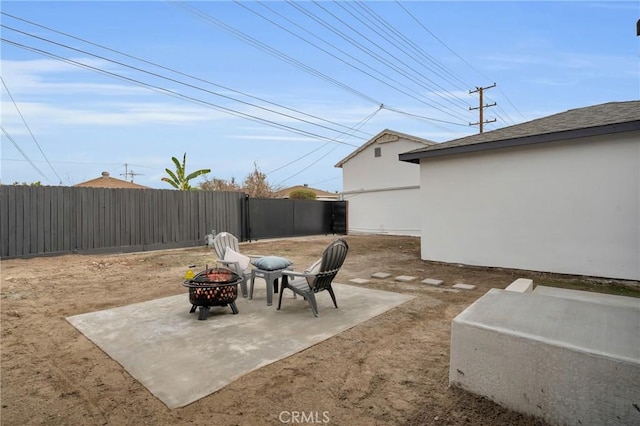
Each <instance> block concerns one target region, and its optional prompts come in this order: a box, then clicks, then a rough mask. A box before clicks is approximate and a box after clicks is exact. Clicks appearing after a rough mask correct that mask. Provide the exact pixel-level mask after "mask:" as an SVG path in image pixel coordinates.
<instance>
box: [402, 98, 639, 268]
mask: <svg viewBox="0 0 640 426" xmlns="http://www.w3.org/2000/svg"><path fill="white" fill-rule="evenodd" d="M639 107H640V102H638V101H635V102H628V103H612V104H603V105H601V106H597V107H593V108H585V109H581V110H571V111H569V112H567V113H563V114H558V115H557V117H556V116H552V117H550V118H549V119H541V120H540V122H538V123H536V122H531V123H532V124H527V125H523V126H521V127H520V128H516V126H514V128H513V129H506V130H505V131H504V132H503V133H502V134H509V136H510V139H499V138H497V137H495V136H492V135H488V134H487V135H476V136H475V137H468V138H467V139H466V140H460V141H452V143H445V144H442V147H437V149H438V150H439V151H440V152H435V151H436V149H433V148H436V147H432V148H431V151H430V152H428V151H429V150H430V149H426V150H424V151H423V152H416V151H414V152H413V153H406V154H403V155H401V159H404V161H407V160H409V159H411V160H413V161H419V163H420V175H421V177H420V185H421V194H420V210H421V228H422V231H421V256H422V259H425V260H435V261H443V262H453V263H461V264H469V265H482V266H496V267H507V268H516V269H526V270H535V271H546V272H557V273H567V274H575V275H586V276H596V277H607V278H616V279H629V280H640V108H639ZM617 116H620V118H619V120H621V121H620V122H616V121H615V120H616V119H617ZM597 120H602V121H603V123H595V121H597ZM607 120H608V121H607ZM574 122H575V123H578V127H576V128H575V129H573V130H562V131H558V132H556V133H553V134H551V133H543V134H534V133H531V130H532V129H534V128H536V129H538V128H542V129H548V128H549V127H548V126H554V125H555V126H558V128H559V129H562V128H563V127H562V126H565V127H567V126H572V125H573V123H574ZM583 123H587V124H585V125H587V126H590V125H591V123H595V124H593V125H592V127H581V126H582V125H583ZM494 132H499V130H497V131H494ZM528 133H530V134H529V135H528V136H527V135H526V134H528ZM498 135H501V134H498ZM581 136H582V137H581ZM478 140H479V142H478ZM530 140H533V142H530ZM523 141H524V142H526V143H524V142H523ZM469 142H471V143H469ZM486 144H495V145H494V146H491V147H489V148H485V147H483V146H482V145H484V146H486ZM420 156H422V157H420Z"/></svg>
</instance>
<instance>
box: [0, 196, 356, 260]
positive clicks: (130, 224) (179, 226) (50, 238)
mask: <svg viewBox="0 0 640 426" xmlns="http://www.w3.org/2000/svg"><path fill="white" fill-rule="evenodd" d="M346 206H347V204H346V202H345V201H316V200H283V199H263V198H248V197H246V196H245V194H243V193H241V192H218V191H175V190H156V189H146V190H142V189H111V188H84V187H54V186H44V187H43V186H21V185H20V186H18V185H16V186H13V185H9V186H7V185H0V257H2V258H14V257H29V256H39V255H49V254H65V253H71V252H74V253H99V252H128V251H144V250H156V249H162V248H174V247H190V246H197V245H201V244H202V245H204V244H205V241H204V236H205V235H206V234H209V233H212V232H221V231H227V232H230V233H232V234H234V235H236V236H237V237H238V238H239V239H240V241H247V240H256V239H264V238H282V237H294V236H302V235H322V234H346V232H347V224H346V220H347V208H346Z"/></svg>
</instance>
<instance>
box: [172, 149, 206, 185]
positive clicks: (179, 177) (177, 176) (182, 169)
mask: <svg viewBox="0 0 640 426" xmlns="http://www.w3.org/2000/svg"><path fill="white" fill-rule="evenodd" d="M171 160H173V164H175V165H176V171H175V173H174V172H172V171H171V170H169V169H165V170H166V171H167V174H168V175H169V177H163V178H162V180H163V181H164V182H167V183H168V184H169V185H171V186H173V187H174V188H175V189H180V190H182V191H189V190H191V189H193V188H191V185H189V181H190V180H191V179H194V178H197V177H198V176H200V175H204V174H207V173H209V172H210V171H211V170H209V169H201V170H196V171H195V172H193V173H190V174H188V175H186V176H185V174H186V166H185V164H186V162H187V153H186V152H185V153H184V156H183V157H182V164H180V162H179V161H178V159H177V158H176V157H171Z"/></svg>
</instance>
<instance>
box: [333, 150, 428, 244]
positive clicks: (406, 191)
mask: <svg viewBox="0 0 640 426" xmlns="http://www.w3.org/2000/svg"><path fill="white" fill-rule="evenodd" d="M423 147H424V145H423V144H420V143H418V142H413V141H409V140H404V139H402V138H400V139H399V140H397V141H393V142H385V143H373V144H371V145H370V146H367V147H366V148H365V149H364V150H362V152H359V153H358V154H356V155H355V156H354V157H352V158H350V159H349V160H348V161H347V162H346V163H344V164H343V165H342V180H343V198H344V200H346V201H348V202H349V204H348V206H349V207H348V213H349V218H348V227H349V230H348V231H349V232H356V233H357V232H364V233H384V234H393V235H413V236H419V235H420V222H421V215H420V188H419V182H420V167H419V166H418V165H417V164H410V163H406V162H404V161H400V160H399V159H398V155H399V154H401V153H403V152H407V151H411V150H413V149H417V148H423ZM375 148H380V149H381V156H380V157H375V156H374V152H375V151H374V150H375Z"/></svg>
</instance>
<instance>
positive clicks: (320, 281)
mask: <svg viewBox="0 0 640 426" xmlns="http://www.w3.org/2000/svg"><path fill="white" fill-rule="evenodd" d="M348 251H349V246H348V245H347V242H346V241H345V240H343V239H342V238H338V239H337V240H334V241H333V242H332V243H331V244H329V245H328V246H327V247H326V248H325V249H324V251H323V252H322V257H321V258H320V259H318V260H317V261H316V262H315V263H314V264H313V265H311V266H310V267H309V268H308V269H307V270H306V271H304V272H295V271H286V270H285V271H282V289H281V290H280V295H279V297H278V310H280V306H281V305H282V295H283V294H284V290H285V289H287V288H288V289H289V290H291V291H292V292H293V294H294V296H295V295H296V294H299V295H300V296H302V297H304V298H305V299H306V300H307V302H309V305H311V311H312V312H313V315H314V316H316V317H317V316H318V304H317V302H316V296H315V294H316V293H319V292H321V291H324V290H327V291H328V292H329V294H330V295H331V300H333V305H334V306H335V307H336V309H338V304H337V303H336V295H335V293H334V292H333V288H332V287H331V283H332V282H333V279H334V278H335V276H336V275H338V271H340V267H342V264H343V263H344V260H345V258H346V257H347V252H348ZM289 277H291V278H293V279H292V280H291V281H289Z"/></svg>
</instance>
